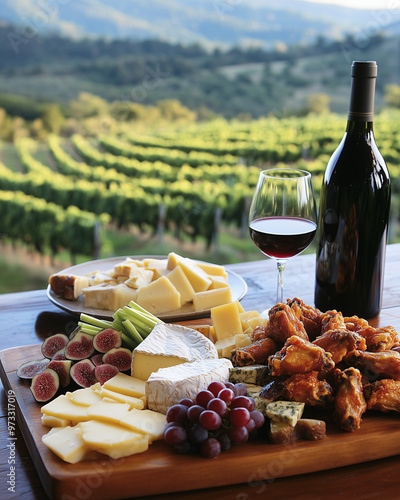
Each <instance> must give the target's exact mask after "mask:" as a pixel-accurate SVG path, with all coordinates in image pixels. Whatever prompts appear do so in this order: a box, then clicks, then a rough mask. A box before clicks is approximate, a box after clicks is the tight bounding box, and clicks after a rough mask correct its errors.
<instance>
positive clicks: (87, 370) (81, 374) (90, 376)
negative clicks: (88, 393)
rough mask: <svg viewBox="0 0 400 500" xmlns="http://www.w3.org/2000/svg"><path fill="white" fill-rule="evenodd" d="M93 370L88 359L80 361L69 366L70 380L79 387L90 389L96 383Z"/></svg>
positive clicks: (92, 365)
mask: <svg viewBox="0 0 400 500" xmlns="http://www.w3.org/2000/svg"><path fill="white" fill-rule="evenodd" d="M94 368H95V367H94V364H93V363H92V362H91V361H90V359H82V360H80V361H78V362H77V363H74V364H73V365H72V366H71V370H70V374H71V378H72V380H73V381H74V382H76V383H77V384H78V385H79V386H80V387H90V386H91V385H93V384H95V383H96V377H95V374H94Z"/></svg>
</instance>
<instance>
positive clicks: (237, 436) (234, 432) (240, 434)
mask: <svg viewBox="0 0 400 500" xmlns="http://www.w3.org/2000/svg"><path fill="white" fill-rule="evenodd" d="M228 436H229V438H230V439H231V441H233V442H234V443H245V442H246V441H247V440H248V439H249V433H248V431H247V429H246V427H231V428H230V429H228Z"/></svg>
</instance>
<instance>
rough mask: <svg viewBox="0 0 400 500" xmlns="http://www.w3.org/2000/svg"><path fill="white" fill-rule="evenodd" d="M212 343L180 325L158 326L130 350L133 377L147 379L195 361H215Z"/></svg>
mask: <svg viewBox="0 0 400 500" xmlns="http://www.w3.org/2000/svg"><path fill="white" fill-rule="evenodd" d="M216 358H218V352H217V350H216V348H215V346H214V344H213V343H212V342H211V341H210V340H209V339H207V338H206V337H205V336H204V335H202V334H201V333H199V332H197V331H196V330H193V329H191V328H187V327H185V326H181V325H174V324H167V323H158V324H157V325H156V326H155V327H154V329H153V331H152V332H151V333H150V334H149V335H148V336H147V337H146V338H145V339H144V340H143V342H141V343H140V344H139V345H138V346H137V347H136V349H134V351H133V356H132V370H131V374H132V376H133V377H135V378H138V379H140V380H147V379H148V378H149V376H150V374H151V373H153V372H156V371H157V370H158V369H159V368H167V367H169V366H176V365H179V364H181V363H186V362H187V361H194V360H196V359H200V360H201V359H216Z"/></svg>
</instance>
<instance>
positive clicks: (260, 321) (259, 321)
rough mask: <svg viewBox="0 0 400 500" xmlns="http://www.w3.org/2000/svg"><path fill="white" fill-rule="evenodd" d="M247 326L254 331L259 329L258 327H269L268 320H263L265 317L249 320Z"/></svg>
mask: <svg viewBox="0 0 400 500" xmlns="http://www.w3.org/2000/svg"><path fill="white" fill-rule="evenodd" d="M247 324H248V325H249V327H250V328H252V329H253V330H254V329H255V328H257V326H267V324H268V318H263V317H261V316H260V317H256V318H250V319H248V320H247Z"/></svg>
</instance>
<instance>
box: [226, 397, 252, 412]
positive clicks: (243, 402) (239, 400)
mask: <svg viewBox="0 0 400 500" xmlns="http://www.w3.org/2000/svg"><path fill="white" fill-rule="evenodd" d="M254 406H255V403H254V399H253V398H249V397H248V396H236V397H235V398H234V399H233V400H232V402H231V408H246V409H247V410H249V411H253V410H254Z"/></svg>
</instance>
